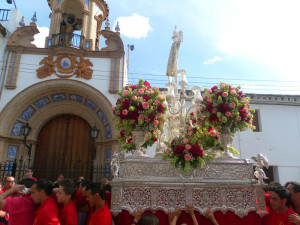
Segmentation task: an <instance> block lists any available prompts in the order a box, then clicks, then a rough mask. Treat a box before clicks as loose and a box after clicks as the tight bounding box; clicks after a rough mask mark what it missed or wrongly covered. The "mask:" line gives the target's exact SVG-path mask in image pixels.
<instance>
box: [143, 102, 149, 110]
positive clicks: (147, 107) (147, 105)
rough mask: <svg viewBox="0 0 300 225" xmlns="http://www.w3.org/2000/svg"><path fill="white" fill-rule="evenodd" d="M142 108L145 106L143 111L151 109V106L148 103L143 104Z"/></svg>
mask: <svg viewBox="0 0 300 225" xmlns="http://www.w3.org/2000/svg"><path fill="white" fill-rule="evenodd" d="M142 106H143V109H149V106H150V105H149V103H148V102H143V104H142Z"/></svg>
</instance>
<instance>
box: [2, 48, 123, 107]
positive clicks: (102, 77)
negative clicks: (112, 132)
mask: <svg viewBox="0 0 300 225" xmlns="http://www.w3.org/2000/svg"><path fill="white" fill-rule="evenodd" d="M44 57H46V55H29V54H23V55H22V57H21V64H20V69H19V75H18V81H17V88H16V89H14V90H8V89H5V88H4V89H3V92H2V98H1V101H0V110H2V109H3V108H4V106H5V105H6V104H7V103H8V102H9V101H10V100H11V99H12V98H13V97H14V96H16V95H17V94H18V93H20V92H21V91H22V90H24V89H26V88H28V87H29V86H31V85H33V84H36V83H39V82H43V81H46V80H51V79H58V77H57V76H56V75H54V74H52V75H51V76H50V77H48V78H44V79H39V78H38V77H37V75H36V69H37V68H38V67H40V65H39V62H40V61H41V60H42V59H43V58H44ZM55 59H56V57H54V60H55ZM77 60H79V58H78V59H77ZM90 61H91V62H92V63H93V67H92V69H93V70H94V72H93V77H92V79H90V80H86V79H83V78H76V76H74V77H72V78H69V79H72V80H78V81H81V82H84V83H86V84H88V85H90V86H92V87H94V88H96V89H98V90H99V91H101V92H102V93H103V94H104V95H105V96H106V97H107V98H108V100H109V101H110V102H111V103H112V105H114V104H115V102H116V100H117V98H116V97H115V95H113V94H110V93H109V92H108V88H109V79H110V68H111V67H110V64H111V59H110V58H90ZM122 68H123V59H121V65H120V73H121V75H122V73H123V72H122Z"/></svg>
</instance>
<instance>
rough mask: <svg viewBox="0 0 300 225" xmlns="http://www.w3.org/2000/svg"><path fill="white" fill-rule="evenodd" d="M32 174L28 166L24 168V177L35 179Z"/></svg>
mask: <svg viewBox="0 0 300 225" xmlns="http://www.w3.org/2000/svg"><path fill="white" fill-rule="evenodd" d="M32 175H33V170H32V169H30V168H28V169H27V170H26V173H25V177H26V178H30V179H32V180H34V181H37V179H36V178H35V177H33V176H32Z"/></svg>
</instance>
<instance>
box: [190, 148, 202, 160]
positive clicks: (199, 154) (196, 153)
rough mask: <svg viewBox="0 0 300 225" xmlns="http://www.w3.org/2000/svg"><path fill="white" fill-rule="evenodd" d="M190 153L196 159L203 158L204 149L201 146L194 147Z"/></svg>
mask: <svg viewBox="0 0 300 225" xmlns="http://www.w3.org/2000/svg"><path fill="white" fill-rule="evenodd" d="M190 153H191V154H192V156H193V157H194V158H198V157H202V156H203V149H202V148H201V147H200V146H199V145H192V147H191V149H190Z"/></svg>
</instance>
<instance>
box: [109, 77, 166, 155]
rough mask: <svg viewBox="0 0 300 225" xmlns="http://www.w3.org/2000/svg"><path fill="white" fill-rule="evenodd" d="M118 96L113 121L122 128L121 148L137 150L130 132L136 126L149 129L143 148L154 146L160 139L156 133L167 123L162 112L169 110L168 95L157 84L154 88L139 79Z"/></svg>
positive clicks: (117, 127)
mask: <svg viewBox="0 0 300 225" xmlns="http://www.w3.org/2000/svg"><path fill="white" fill-rule="evenodd" d="M118 95H119V98H118V100H117V102H116V106H115V107H113V114H114V117H113V120H114V121H115V127H116V129H117V130H119V131H120V133H119V135H118V141H119V142H120V144H121V149H122V150H126V152H130V151H132V150H134V149H135V144H134V143H133V141H132V137H131V131H132V130H133V129H134V128H136V127H137V126H140V127H142V128H144V129H145V131H146V132H147V134H146V141H145V143H144V144H143V145H142V147H143V148H147V147H148V146H152V145H153V143H155V142H156V141H157V132H158V131H161V130H162V129H163V126H164V122H165V119H164V117H163V114H165V113H166V110H167V107H166V106H165V105H164V101H165V98H164V97H163V96H162V95H161V93H160V92H159V89H158V88H157V87H154V88H151V86H150V84H149V83H148V82H147V81H144V80H143V79H140V80H139V83H138V84H136V85H131V86H129V87H126V88H125V89H123V90H122V91H118Z"/></svg>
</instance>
